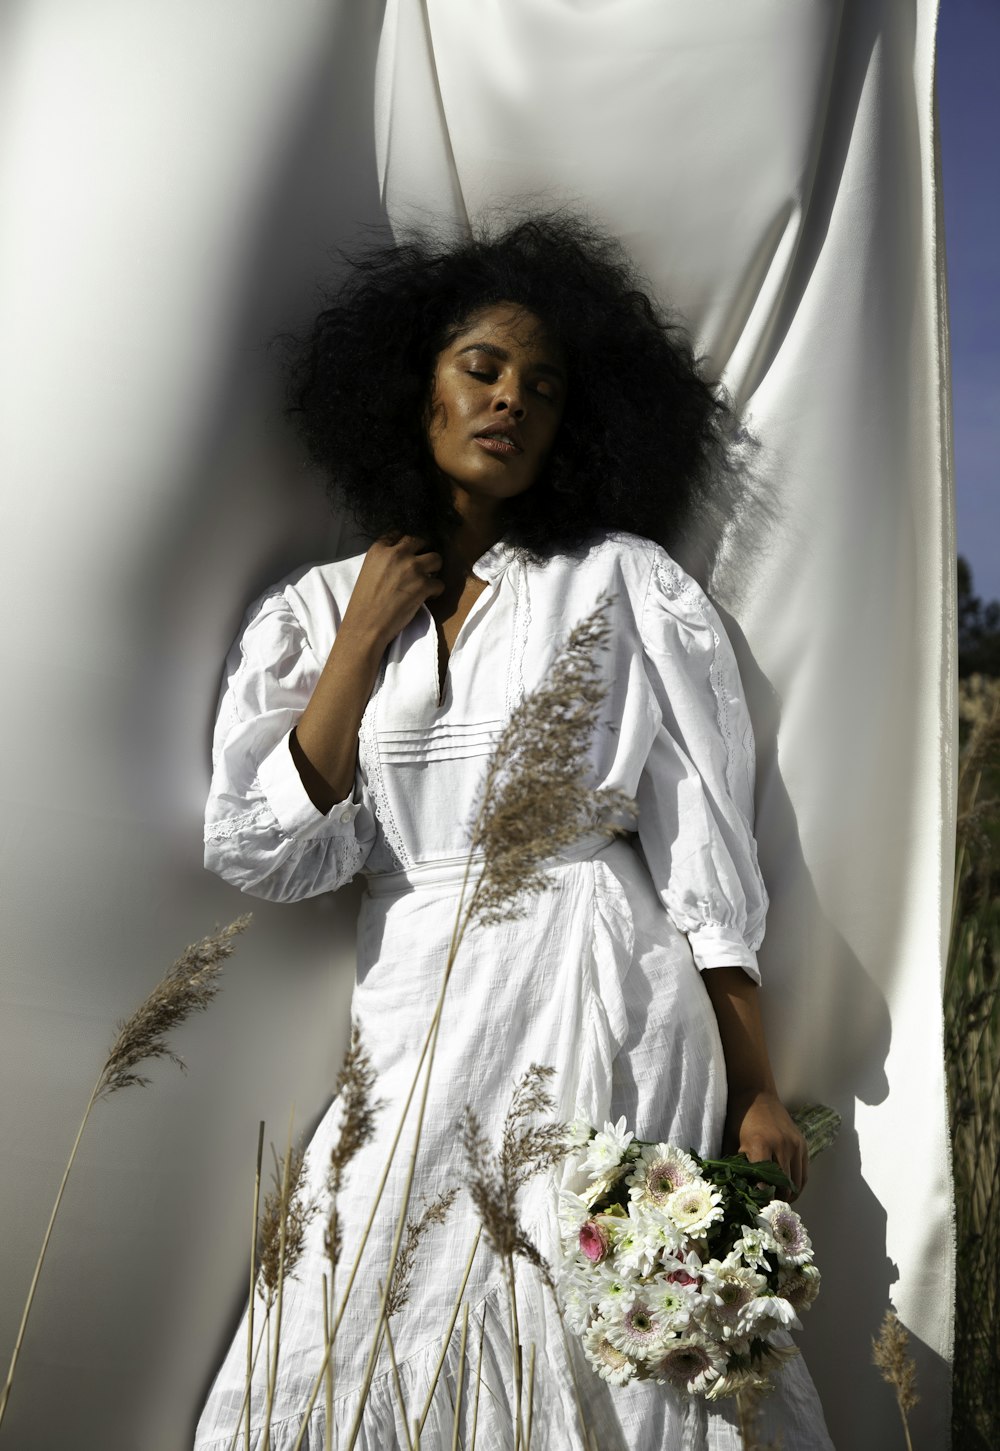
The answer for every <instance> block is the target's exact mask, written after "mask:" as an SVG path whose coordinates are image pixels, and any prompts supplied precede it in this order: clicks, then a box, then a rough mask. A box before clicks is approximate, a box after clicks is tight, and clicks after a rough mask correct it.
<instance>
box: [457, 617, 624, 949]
mask: <svg viewBox="0 0 1000 1451" xmlns="http://www.w3.org/2000/svg"><path fill="white" fill-rule="evenodd" d="M607 605H608V596H607V595H606V594H602V595H601V596H600V597H599V599H598V604H597V606H596V608H595V609H594V610H593V611H592V612H591V613H590V614H589V615H586V616H585V617H584V618H583V619H582V620H581V621H580V622H579V623H578V624H577V625H575V626H574V627H573V629H572V630H571V631H570V633H569V635H568V636H567V639H566V643H565V645H564V646H563V648H562V649H561V650H560V652H559V654H558V655H557V657H556V659H555V661H554V663H553V665H552V668H551V671H550V673H549V677H548V679H547V680H546V681H545V682H544V683H543V684H542V685H541V686H539V687H538V689H537V690H534V691H532V692H531V693H530V694H529V695H526V696H525V697H524V699H523V700H522V701H521V703H520V704H519V705H518V706H517V707H516V708H515V709H514V711H513V712H512V714H511V717H510V720H509V721H508V722H507V725H506V726H505V727H504V729H503V731H502V732H501V733H500V736H499V739H498V740H497V744H496V746H495V747H494V750H493V753H492V755H491V757H490V760H489V764H488V766H487V768H486V774H485V777H484V781H483V786H482V790H481V794H480V803H481V804H480V806H479V810H478V816H477V819H476V823H475V826H474V827H473V830H472V841H471V848H470V849H471V851H472V852H473V853H481V854H482V856H483V857H484V865H483V872H482V875H481V877H480V879H479V881H478V883H477V886H476V890H475V893H474V895H473V898H472V901H471V902H470V910H469V920H470V921H473V922H479V923H483V924H486V923H491V922H500V921H508V920H512V919H515V918H517V917H523V916H524V915H525V914H526V913H527V911H528V907H529V900H530V898H531V897H533V896H536V895H538V893H540V892H543V891H545V890H546V888H547V886H548V885H549V884H550V880H549V879H547V878H546V875H545V873H544V871H543V870H541V867H542V864H543V863H544V862H545V861H546V860H547V859H548V858H549V857H551V856H554V855H555V854H557V853H558V852H559V851H560V849H561V848H563V847H566V846H570V845H572V844H573V843H574V842H575V841H577V840H578V839H579V838H580V837H581V836H584V835H586V834H587V833H588V832H592V831H604V832H606V833H607V835H608V836H609V837H610V836H614V835H617V834H618V833H620V832H623V831H626V830H628V829H629V828H628V827H626V826H623V825H613V824H612V818H613V817H615V816H621V815H622V814H624V815H626V816H628V817H630V818H634V816H635V813H636V805H635V802H634V801H633V800H632V799H631V798H630V797H629V796H627V795H626V794H625V793H624V792H623V791H611V790H598V789H596V788H594V787H593V786H591V785H590V784H589V780H588V776H589V772H588V757H589V751H590V745H591V742H592V740H593V736H594V731H595V729H596V727H597V724H598V714H599V712H600V709H601V705H602V703H603V701H604V687H603V684H602V681H601V673H600V668H599V665H598V663H597V654H598V652H599V651H600V650H601V649H602V648H603V647H604V645H605V642H606V641H607V638H608V635H609V633H610V628H611V627H610V625H609V623H608V620H607V614H606V611H607Z"/></svg>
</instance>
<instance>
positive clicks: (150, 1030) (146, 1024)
mask: <svg viewBox="0 0 1000 1451" xmlns="http://www.w3.org/2000/svg"><path fill="white" fill-rule="evenodd" d="M250 919H251V914H250V913H249V912H248V913H246V915H245V916H243V917H237V919H236V920H235V922H230V924H229V926H228V927H223V928H222V930H221V932H213V933H211V934H210V935H209V936H208V937H203V938H201V940H200V941H199V942H193V943H192V944H191V946H190V947H187V948H185V950H184V951H183V952H182V953H181V955H180V957H179V958H178V959H177V961H176V962H175V963H173V965H172V966H171V967H169V968H168V969H167V972H166V975H165V976H164V977H163V978H162V979H161V980H160V982H158V983H157V985H156V987H155V988H154V989H153V991H152V992H151V993H150V994H149V997H148V998H146V1000H145V1002H143V1003H142V1004H140V1006H139V1007H138V1008H137V1009H136V1011H135V1012H134V1013H133V1014H132V1016H131V1017H130V1018H127V1019H125V1020H124V1021H120V1022H118V1023H116V1024H115V1029H116V1033H117V1037H116V1038H115V1041H114V1043H113V1044H112V1047H111V1052H110V1053H109V1054H108V1057H107V1060H106V1062H105V1064H104V1067H103V1069H102V1070H101V1077H100V1080H99V1083H98V1088H97V1093H96V1095H95V1098H107V1097H108V1096H109V1095H110V1094H112V1093H115V1092H116V1091H117V1090H118V1089H119V1088H127V1087H128V1086H129V1085H130V1084H133V1083H136V1084H139V1085H141V1086H143V1087H145V1086H146V1085H147V1084H148V1083H149V1082H150V1081H151V1080H150V1079H148V1078H144V1077H143V1076H142V1075H141V1074H139V1073H136V1072H135V1070H136V1068H137V1067H138V1066H139V1064H140V1063H145V1062H146V1061H147V1060H149V1059H150V1058H170V1059H172V1060H173V1062H174V1063H176V1064H177V1066H178V1068H180V1069H181V1070H182V1071H184V1072H186V1071H187V1064H186V1063H185V1062H184V1060H183V1058H181V1057H180V1055H179V1054H177V1053H175V1052H174V1050H173V1049H172V1048H171V1047H170V1045H169V1043H168V1042H167V1041H166V1035H167V1034H168V1033H170V1032H172V1031H173V1029H174V1028H176V1027H179V1026H180V1024H181V1023H183V1022H184V1021H185V1019H186V1018H189V1017H190V1016H191V1014H192V1013H195V1012H199V1011H200V1010H201V1009H203V1008H207V1007H208V1005H209V1003H210V1002H211V1001H212V999H213V998H214V997H215V995H216V993H217V992H218V991H219V988H220V987H221V986H222V983H221V981H220V978H221V973H222V965H223V963H224V962H225V961H226V959H227V958H229V957H231V956H232V954H233V947H234V944H233V938H234V937H236V936H238V935H239V933H241V932H243V931H245V930H246V928H247V926H248V925H249V923H250Z"/></svg>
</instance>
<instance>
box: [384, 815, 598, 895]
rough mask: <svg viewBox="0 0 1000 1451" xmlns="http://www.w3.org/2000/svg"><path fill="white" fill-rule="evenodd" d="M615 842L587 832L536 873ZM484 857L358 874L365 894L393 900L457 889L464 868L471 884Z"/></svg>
mask: <svg viewBox="0 0 1000 1451" xmlns="http://www.w3.org/2000/svg"><path fill="white" fill-rule="evenodd" d="M617 840H618V838H617V837H616V836H609V835H608V833H607V832H604V831H591V832H588V833H587V835H586V836H581V837H579V838H578V839H577V840H576V841H574V842H571V843H570V845H569V846H564V847H563V848H562V849H561V850H560V851H558V852H556V853H554V854H553V855H552V856H550V857H546V858H545V859H544V860H543V861H540V862H539V864H538V865H539V869H540V870H542V871H544V870H545V869H546V868H547V867H558V866H563V865H564V864H565V863H568V862H583V861H589V860H590V859H591V857H595V856H597V855H598V853H599V852H601V851H602V850H603V849H605V848H607V847H610V846H613V845H614V844H615V843H616V841H617ZM484 861H485V857H483V856H475V857H473V858H472V860H471V862H470V860H469V858H468V856H454V857H439V858H438V859H437V860H436V861H430V862H418V863H417V864H416V865H415V866H412V867H410V868H409V869H408V870H406V871H400V872H362V874H361V875H362V876H364V877H365V878H366V885H367V890H368V892H369V893H370V894H371V895H372V896H373V897H395V896H398V895H399V894H400V893H401V892H414V891H420V890H421V889H422V888H427V887H440V886H449V885H453V886H457V885H460V884H461V882H462V880H463V879H464V877H465V872H466V868H467V867H468V872H469V881H470V882H475V881H476V880H477V878H478V877H479V876H480V875H481V874H482V870H483V864H484Z"/></svg>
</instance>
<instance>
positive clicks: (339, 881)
mask: <svg viewBox="0 0 1000 1451" xmlns="http://www.w3.org/2000/svg"><path fill="white" fill-rule="evenodd" d="M321 670H322V664H321V662H320V661H319V660H318V659H317V658H316V656H315V655H314V653H313V651H312V649H311V648H310V645H309V641H308V640H307V638H306V633H305V630H304V628H303V626H302V624H301V622H300V620H299V618H298V616H297V615H296V613H295V611H294V610H293V608H292V606H291V604H290V603H289V600H288V598H287V597H286V595H285V593H284V592H283V591H281V590H275V591H274V592H272V593H270V594H267V595H265V596H264V597H263V599H262V600H259V601H258V602H257V604H256V605H255V606H252V607H251V609H250V611H249V612H248V620H247V622H246V623H245V625H244V628H243V631H242V633H241V635H240V637H239V638H238V639H237V641H236V643H235V644H234V645H233V648H232V650H231V651H230V653H229V656H228V658H227V660H226V668H225V678H224V681H223V687H222V695H221V699H220V703H219V712H218V717H217V720H216V725H215V734H214V739H213V745H212V785H211V789H210V791H209V796H208V803H207V806H206V809H205V865H206V867H207V868H208V869H209V870H210V871H213V872H217V873H218V874H219V876H220V877H223V878H225V880H226V881H227V882H231V883H232V884H233V885H234V886H236V887H239V888H240V890H241V891H242V892H247V893H249V894H250V895H251V896H255V897H265V898H268V899H269V900H271V901H277V902H294V901H297V900H298V899H299V898H301V897H314V896H316V895H317V894H318V893H320V892H332V891H334V890H335V889H336V888H337V887H340V886H343V884H344V883H345V882H348V881H350V879H351V878H352V877H353V876H354V875H355V874H356V873H357V872H358V871H359V870H360V868H361V867H362V866H363V865H364V862H365V860H366V858H367V856H368V853H369V851H370V850H371V847H372V843H373V841H374V839H375V820H374V815H373V812H372V808H371V802H370V800H369V799H368V793H367V790H366V788H365V785H364V782H363V780H362V779H361V776H360V773H359V774H358V776H357V778H356V780H355V788H354V792H353V793H352V795H351V796H349V797H347V798H345V800H343V801H338V802H337V803H336V804H335V805H334V806H332V807H331V808H330V810H329V811H328V812H326V813H325V814H324V813H323V812H321V811H319V810H317V808H316V807H315V806H314V805H313V803H312V801H311V800H310V799H309V796H308V794H307V793H306V790H305V787H304V786H303V785H302V780H301V778H300V776H299V773H298V770H297V768H296V766H295V762H294V761H293V760H292V754H291V750H290V747H289V739H288V738H289V735H290V733H291V730H292V727H293V726H294V725H295V724H296V722H297V721H298V719H299V717H300V716H301V714H302V712H303V711H304V710H305V707H306V705H307V704H308V702H309V699H310V697H311V695H312V692H313V690H314V689H315V686H316V682H317V680H318V679H319V676H320V673H321Z"/></svg>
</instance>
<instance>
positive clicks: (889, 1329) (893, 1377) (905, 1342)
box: [872, 1310, 920, 1451]
mask: <svg viewBox="0 0 1000 1451" xmlns="http://www.w3.org/2000/svg"><path fill="white" fill-rule="evenodd" d="M909 1346H910V1337H909V1336H908V1335H907V1333H906V1331H905V1330H904V1329H903V1326H902V1324H901V1323H900V1320H899V1317H898V1316H897V1315H896V1313H895V1311H894V1310H887V1311H886V1312H885V1317H884V1319H883V1321H882V1328H881V1330H880V1331H879V1333H878V1335H877V1337H876V1338H875V1339H873V1340H872V1360H873V1361H874V1362H875V1364H876V1365H877V1366H878V1369H879V1374H880V1375H881V1377H882V1379H883V1380H884V1381H886V1382H887V1384H889V1385H891V1386H892V1388H893V1390H894V1391H895V1392H896V1404H897V1406H898V1407H899V1414H900V1416H901V1417H902V1421H903V1435H904V1436H905V1437H906V1451H913V1442H912V1441H911V1440H910V1423H909V1413H910V1411H912V1410H913V1407H914V1406H915V1405H916V1404H917V1401H919V1399H920V1397H919V1395H918V1394H917V1367H916V1363H915V1361H914V1360H913V1359H912V1358H911V1357H910V1356H908V1355H907V1353H906V1352H907V1350H908V1349H909Z"/></svg>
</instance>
